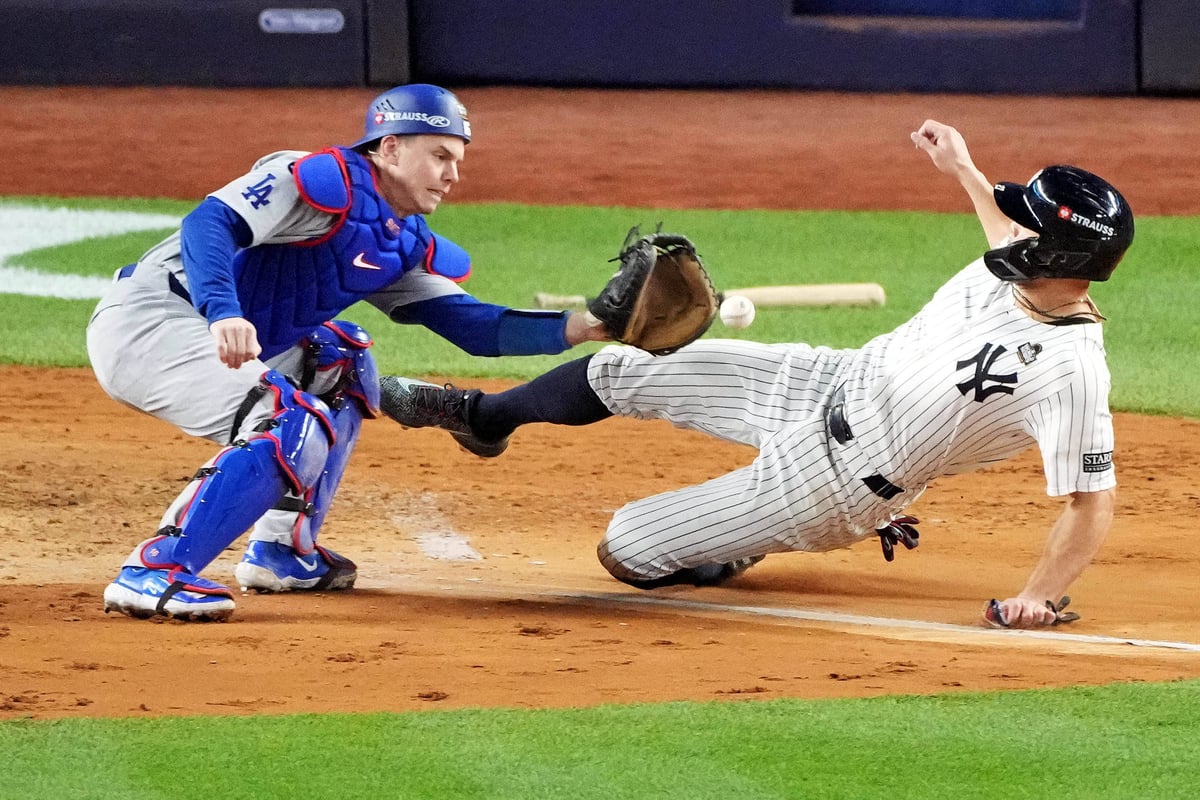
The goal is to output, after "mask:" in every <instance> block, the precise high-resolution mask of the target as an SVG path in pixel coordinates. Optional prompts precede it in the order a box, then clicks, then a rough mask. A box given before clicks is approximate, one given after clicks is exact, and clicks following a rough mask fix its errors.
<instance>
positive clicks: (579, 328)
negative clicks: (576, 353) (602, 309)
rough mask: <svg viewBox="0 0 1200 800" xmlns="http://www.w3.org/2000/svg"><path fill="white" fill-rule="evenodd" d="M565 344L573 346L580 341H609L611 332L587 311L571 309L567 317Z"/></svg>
mask: <svg viewBox="0 0 1200 800" xmlns="http://www.w3.org/2000/svg"><path fill="white" fill-rule="evenodd" d="M565 335H566V337H567V344H569V345H571V346H572V347H574V346H575V345H577V344H580V343H582V342H611V341H612V334H610V333H609V332H608V328H607V327H606V326H605V325H604V323H603V322H601V321H600V320H598V319H596V318H595V317H593V316H592V315H591V314H589V313H585V312H581V311H572V312H570V315H569V316H568V317H567V329H566V332H565Z"/></svg>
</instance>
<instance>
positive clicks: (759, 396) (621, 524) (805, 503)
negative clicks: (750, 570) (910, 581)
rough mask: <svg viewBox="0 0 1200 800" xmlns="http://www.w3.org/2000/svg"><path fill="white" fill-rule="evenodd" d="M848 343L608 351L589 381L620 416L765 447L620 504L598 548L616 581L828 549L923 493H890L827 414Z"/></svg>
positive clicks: (596, 359)
mask: <svg viewBox="0 0 1200 800" xmlns="http://www.w3.org/2000/svg"><path fill="white" fill-rule="evenodd" d="M851 352H852V351H847V350H831V349H829V348H825V347H811V346H809V345H805V344H759V343H756V342H743V341H736V340H721V339H705V340H701V341H699V342H696V343H694V344H691V345H689V346H687V347H685V348H683V349H682V350H680V351H678V352H676V353H672V354H671V355H667V356H651V355H649V354H647V353H645V352H643V351H641V350H638V349H636V348H632V347H618V346H611V347H605V348H604V349H602V350H601V351H600V352H598V353H597V354H596V355H594V356H593V357H592V360H591V363H590V365H589V367H588V382H589V383H590V384H591V386H592V388H593V390H595V392H596V394H597V395H598V396H599V397H600V400H601V401H602V402H603V403H604V404H605V405H606V406H607V407H608V409H609V410H610V411H612V412H613V413H614V414H617V415H620V416H626V417H634V418H638V419H665V420H667V421H669V422H671V423H672V424H673V425H676V426H678V427H681V428H689V429H693V430H699V431H704V432H705V433H708V434H711V435H713V436H716V437H718V438H721V439H725V440H727V441H732V442H738V443H741V444H746V445H751V446H753V447H756V448H757V449H758V451H759V452H758V456H757V457H756V458H755V459H754V461H753V463H751V464H749V465H748V466H746V467H743V468H741V469H737V470H734V471H733V472H730V473H727V474H725V475H722V476H720V477H718V478H714V479H713V480H710V481H706V482H705V483H701V484H698V485H695V486H688V487H685V488H682V489H677V490H674V491H670V492H665V493H663V494H659V495H654V496H652V497H647V498H644V499H642V500H636V501H634V502H632V503H629V504H627V505H626V506H624V507H623V508H621V509H619V510H618V511H617V512H616V514H615V515H614V516H613V519H612V521H611V522H610V523H609V526H608V530H607V532H606V533H605V536H604V539H603V540H602V541H601V544H600V548H599V549H600V554H601V561H602V563H603V564H604V566H605V568H607V569H608V570H609V572H611V573H612V574H613V575H615V576H617V577H618V578H632V579H641V580H653V579H655V578H660V577H663V576H664V575H668V574H670V573H672V572H676V571H677V570H680V569H684V568H689V567H695V566H699V565H701V564H709V563H724V562H728V561H732V560H734V559H738V558H744V557H746V556H752V555H766V554H768V553H780V552H787V551H791V550H804V551H810V552H821V551H826V550H833V549H836V548H840V547H847V546H849V545H851V544H853V543H854V542H857V541H860V540H862V539H864V538H867V537H868V536H873V535H874V534H875V528H876V527H878V526H880V525H882V524H883V523H885V522H886V521H888V520H889V519H891V517H892V516H893V515H894V514H895V513H896V512H897V511H899V510H900V509H901V508H903V506H904V505H907V504H908V503H911V502H912V500H913V499H915V496H916V494H917V493H913V492H905V493H903V494H901V495H899V496H897V497H896V498H894V499H892V500H890V501H885V500H883V499H882V498H880V497H877V496H876V495H874V494H872V493H871V491H870V490H868V489H867V488H866V486H865V485H864V484H863V483H862V481H861V480H858V479H859V478H862V477H865V476H867V475H870V474H873V473H874V472H875V470H874V469H872V468H871V466H870V465H869V464H868V463H866V460H865V459H864V458H863V457H862V455H861V453H860V452H859V451H858V449H857V447H855V446H854V443H853V442H851V443H849V444H847V445H838V444H837V443H836V442H833V441H832V440H831V439H830V438H829V436H828V433H827V431H826V426H825V411H826V408H827V406H828V404H829V399H830V397H831V395H832V394H833V391H834V389H835V388H836V387H837V385H838V384H839V383H840V377H839V376H840V374H841V372H842V371H843V367H844V366H845V365H846V363H847V361H848V357H849V355H850V354H851Z"/></svg>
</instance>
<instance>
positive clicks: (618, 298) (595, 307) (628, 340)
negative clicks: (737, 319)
mask: <svg viewBox="0 0 1200 800" xmlns="http://www.w3.org/2000/svg"><path fill="white" fill-rule="evenodd" d="M612 260H613V261H620V262H621V267H620V269H618V270H617V272H616V274H615V275H613V276H612V277H611V278H610V279H609V281H608V283H607V284H606V285H605V287H604V289H603V290H601V292H600V295H599V296H598V297H597V298H596V299H594V300H592V301H591V302H589V303H588V311H589V312H590V313H591V315H592V316H593V317H595V318H596V319H597V320H599V321H600V322H603V323H604V326H605V327H606V328H607V329H608V332H609V334H610V335H611V336H612V337H613V338H614V339H616V340H617V341H618V342H622V343H624V344H630V345H633V346H634V347H640V348H641V349H643V350H646V351H648V352H650V353H653V354H654V355H665V354H667V353H672V352H674V351H675V350H678V349H679V348H680V347H683V346H684V345H685V344H688V343H689V342H694V341H695V340H696V339H699V338H700V336H701V335H702V334H703V333H704V332H705V331H706V330H708V328H709V326H710V325H712V322H713V319H714V318H715V317H716V315H717V307H718V306H719V305H720V301H719V300H718V298H717V292H716V290H715V289H714V288H713V284H712V280H711V279H710V278H709V275H708V270H707V269H706V268H705V266H704V262H702V261H701V260H700V256H699V255H697V253H696V248H695V246H694V245H693V244H692V243H691V241H690V240H689V239H688V238H687V237H686V236H680V235H678V234H673V233H662V232H655V233H651V234H647V235H645V236H642V235H641V232H640V231H639V229H638V228H637V227H636V226H635V227H633V228H632V229H631V230H630V231H629V234H628V235H627V236H626V237H625V243H624V245H623V246H622V247H621V252H620V254H619V255H618V256H617V257H616V258H614V259H612Z"/></svg>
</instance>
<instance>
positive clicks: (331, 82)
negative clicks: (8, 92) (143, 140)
mask: <svg viewBox="0 0 1200 800" xmlns="http://www.w3.org/2000/svg"><path fill="white" fill-rule="evenodd" d="M406 44H407V43H406ZM364 50H365V38H364V34H363V0H315V1H314V0H300V1H299V2H291V0H289V1H288V2H283V3H280V2H270V0H259V1H258V2H254V0H6V1H5V2H4V3H0V82H3V83H10V84H15V83H28V84H48V85H56V84H83V85H104V84H108V85H148V86H155V85H168V84H174V85H185V86H347V85H350V86H354V85H362V84H363V83H364V82H365V74H364V72H365V62H366V58H365V53H364ZM404 55H405V58H407V50H405V54H404Z"/></svg>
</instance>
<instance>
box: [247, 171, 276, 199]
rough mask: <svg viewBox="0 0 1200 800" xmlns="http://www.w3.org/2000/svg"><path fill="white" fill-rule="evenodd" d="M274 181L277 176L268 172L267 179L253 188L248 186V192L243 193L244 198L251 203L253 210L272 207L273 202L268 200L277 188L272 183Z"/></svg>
mask: <svg viewBox="0 0 1200 800" xmlns="http://www.w3.org/2000/svg"><path fill="white" fill-rule="evenodd" d="M274 180H275V175H274V174H273V173H270V172H268V173H267V177H265V178H263V179H262V180H261V181H259V182H258V183H256V184H254V185H253V186H247V187H246V191H244V192H242V197H244V198H246V199H247V200H249V201H250V207H251V208H262V207H263V206H266V205H270V204H271V201H270V200H268V199H267V198H268V197H270V196H271V190H272V189H274V188H275V187H274V186H273V185H272V183H271V182H272V181H274Z"/></svg>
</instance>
